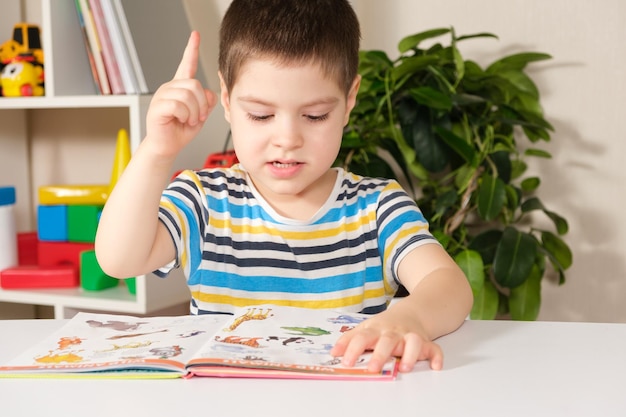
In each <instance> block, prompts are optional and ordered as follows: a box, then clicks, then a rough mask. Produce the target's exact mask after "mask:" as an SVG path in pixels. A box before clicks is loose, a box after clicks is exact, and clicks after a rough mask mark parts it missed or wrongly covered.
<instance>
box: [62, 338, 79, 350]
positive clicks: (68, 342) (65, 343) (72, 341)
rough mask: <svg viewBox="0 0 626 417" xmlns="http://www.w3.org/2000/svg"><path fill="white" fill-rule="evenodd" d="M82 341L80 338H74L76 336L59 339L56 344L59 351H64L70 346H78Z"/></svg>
mask: <svg viewBox="0 0 626 417" xmlns="http://www.w3.org/2000/svg"><path fill="white" fill-rule="evenodd" d="M83 340H85V339H81V338H80V337H76V336H71V337H61V338H60V339H59V341H58V342H57V344H58V345H59V349H60V350H64V349H67V348H68V347H70V346H74V345H80V344H81V343H82V342H83Z"/></svg>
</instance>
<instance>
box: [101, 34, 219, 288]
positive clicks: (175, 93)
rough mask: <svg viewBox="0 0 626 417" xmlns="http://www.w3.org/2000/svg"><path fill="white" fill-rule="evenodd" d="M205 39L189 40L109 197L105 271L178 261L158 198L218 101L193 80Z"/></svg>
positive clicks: (136, 270)
mask: <svg viewBox="0 0 626 417" xmlns="http://www.w3.org/2000/svg"><path fill="white" fill-rule="evenodd" d="M199 43H200V38H199V35H198V33H197V32H193V33H192V34H191V36H190V37H189V42H188V44H187V47H186V48H185V52H184V54H183V57H182V60H181V62H180V64H179V67H178V69H177V71H176V74H175V76H174V78H173V79H172V80H171V81H169V82H167V83H165V84H163V85H162V86H161V87H160V88H159V89H158V90H157V91H156V93H155V94H154V97H153V98H152V101H151V103H150V108H149V109H148V115H147V118H146V137H145V138H144V140H143V141H142V142H141V144H140V146H139V148H138V149H137V152H135V154H134V155H133V157H132V158H131V161H130V163H129V164H128V166H127V167H126V169H125V170H124V173H123V174H122V176H121V178H120V179H119V180H118V182H117V184H116V186H115V189H114V190H113V192H112V193H111V195H110V196H109V198H108V200H107V202H106V205H105V207H104V210H103V212H102V216H101V218H100V222H99V224H98V232H97V235H96V243H95V249H96V254H97V257H98V262H99V263H100V265H101V267H102V269H103V270H104V271H105V272H106V273H107V274H109V275H111V276H115V277H119V278H125V277H129V276H136V275H140V274H144V273H147V272H150V271H153V270H155V269H156V268H159V267H161V266H163V265H165V264H167V263H168V262H170V261H171V260H173V259H174V244H173V242H172V240H171V237H170V236H169V234H168V232H167V231H166V229H165V227H164V226H163V225H162V224H161V223H160V222H159V220H158V209H159V200H160V197H161V193H162V192H163V189H164V188H165V186H166V185H167V182H168V180H169V175H170V172H171V169H172V164H173V162H174V160H175V158H176V156H177V155H178V153H179V152H180V151H181V150H182V149H183V148H184V147H185V146H186V145H187V144H188V143H189V142H190V141H191V140H192V139H193V138H194V137H195V136H196V135H197V133H198V132H199V131H200V129H201V128H202V126H203V125H204V122H205V121H206V119H207V117H208V115H209V113H210V112H211V110H212V109H213V108H214V107H215V104H216V102H217V100H216V96H215V94H214V93H213V92H211V91H209V90H205V89H204V88H202V86H201V85H200V83H199V82H198V81H197V80H195V79H194V77H195V75H196V71H197V67H198V53H199V52H198V50H199Z"/></svg>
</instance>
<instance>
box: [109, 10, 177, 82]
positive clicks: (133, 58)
mask: <svg viewBox="0 0 626 417" xmlns="http://www.w3.org/2000/svg"><path fill="white" fill-rule="evenodd" d="M107 1H110V2H111V3H112V6H113V10H114V12H115V16H116V17H117V23H118V27H119V29H120V32H121V35H122V39H123V41H124V45H125V49H126V53H127V55H128V57H129V60H130V64H131V68H132V72H133V74H134V77H135V79H136V80H137V86H138V88H139V92H140V93H141V94H147V93H149V92H151V91H150V90H149V89H148V85H147V84H146V78H145V75H144V70H143V67H142V64H141V61H140V60H139V54H138V52H137V46H136V45H135V39H134V38H133V34H132V32H131V27H130V24H129V22H128V19H127V17H126V12H125V11H124V5H123V3H122V0H107ZM137 3H138V6H139V7H141V9H142V13H143V17H142V21H137V22H133V23H135V24H137V25H147V26H151V27H152V28H155V27H154V26H152V25H151V24H150V22H149V19H148V17H149V15H151V14H154V9H153V8H152V6H149V7H150V8H151V10H152V13H146V9H145V7H144V6H145V4H143V3H142V2H137ZM159 30H160V31H165V32H167V30H165V28H163V27H157V28H156V31H159ZM161 57H163V55H161Z"/></svg>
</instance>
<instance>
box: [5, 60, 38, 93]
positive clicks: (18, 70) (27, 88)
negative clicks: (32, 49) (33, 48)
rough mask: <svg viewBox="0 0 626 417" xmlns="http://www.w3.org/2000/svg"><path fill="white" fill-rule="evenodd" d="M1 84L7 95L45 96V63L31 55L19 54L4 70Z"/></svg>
mask: <svg viewBox="0 0 626 417" xmlns="http://www.w3.org/2000/svg"><path fill="white" fill-rule="evenodd" d="M0 84H1V85H2V95H3V96H5V97H31V96H43V95H44V74H43V65H41V64H38V63H37V62H35V59H34V57H32V56H31V55H19V56H17V57H15V58H13V59H12V60H11V62H9V64H8V65H7V66H5V67H4V69H3V70H2V75H1V76H0Z"/></svg>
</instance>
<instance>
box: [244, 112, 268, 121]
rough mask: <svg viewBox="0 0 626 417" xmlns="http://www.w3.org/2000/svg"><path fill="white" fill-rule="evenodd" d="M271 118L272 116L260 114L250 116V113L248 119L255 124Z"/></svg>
mask: <svg viewBox="0 0 626 417" xmlns="http://www.w3.org/2000/svg"><path fill="white" fill-rule="evenodd" d="M270 117H272V115H271V114H262V115H258V114H250V113H248V119H250V120H252V121H253V122H263V121H265V120H269V119H270Z"/></svg>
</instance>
